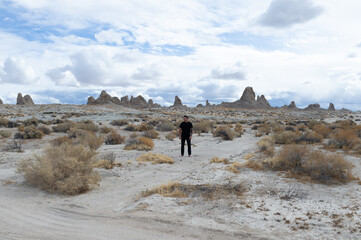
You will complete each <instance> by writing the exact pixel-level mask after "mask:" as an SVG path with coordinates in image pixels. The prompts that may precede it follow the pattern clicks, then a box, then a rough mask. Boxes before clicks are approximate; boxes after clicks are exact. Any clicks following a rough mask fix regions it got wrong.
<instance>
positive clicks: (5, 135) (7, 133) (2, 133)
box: [0, 131, 12, 138]
mask: <svg viewBox="0 0 361 240" xmlns="http://www.w3.org/2000/svg"><path fill="white" fill-rule="evenodd" d="M11 135H12V133H11V132H10V131H0V136H1V137H2V138H8V137H11Z"/></svg>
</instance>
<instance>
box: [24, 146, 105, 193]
mask: <svg viewBox="0 0 361 240" xmlns="http://www.w3.org/2000/svg"><path fill="white" fill-rule="evenodd" d="M95 154H96V153H95V152H94V151H91V150H88V149H87V148H85V147H84V146H82V145H73V144H62V145H61V146H57V147H55V146H52V147H49V148H47V149H46V150H45V152H44V153H43V154H42V155H41V156H35V158H34V159H27V160H23V161H21V163H20V164H19V165H18V171H19V172H21V173H23V174H24V177H25V180H26V182H27V183H29V184H30V185H33V186H36V187H39V188H41V189H43V190H46V191H49V192H57V193H61V194H68V195H75V194H79V193H84V192H86V191H88V190H89V189H90V187H91V186H92V185H94V184H97V183H98V182H99V181H100V177H99V175H98V173H97V172H95V171H94V170H93V163H94V157H95Z"/></svg>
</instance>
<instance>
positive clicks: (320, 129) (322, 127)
mask: <svg viewBox="0 0 361 240" xmlns="http://www.w3.org/2000/svg"><path fill="white" fill-rule="evenodd" d="M312 130H313V131H315V132H316V133H318V134H320V135H322V136H323V137H324V138H327V137H329V135H330V134H331V132H332V129H331V128H329V127H328V126H327V125H326V124H322V123H321V124H316V125H314V126H313V127H312Z"/></svg>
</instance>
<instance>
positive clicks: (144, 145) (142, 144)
mask: <svg viewBox="0 0 361 240" xmlns="http://www.w3.org/2000/svg"><path fill="white" fill-rule="evenodd" d="M153 147H154V142H153V140H152V139H151V138H146V137H129V138H128V139H127V141H126V144H125V147H124V149H125V150H138V151H149V150H152V149H153Z"/></svg>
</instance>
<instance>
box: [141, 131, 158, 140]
mask: <svg viewBox="0 0 361 240" xmlns="http://www.w3.org/2000/svg"><path fill="white" fill-rule="evenodd" d="M158 136H159V132H157V131H156V130H154V129H152V130H148V131H146V132H144V133H143V137H147V138H151V139H157V138H158Z"/></svg>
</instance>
